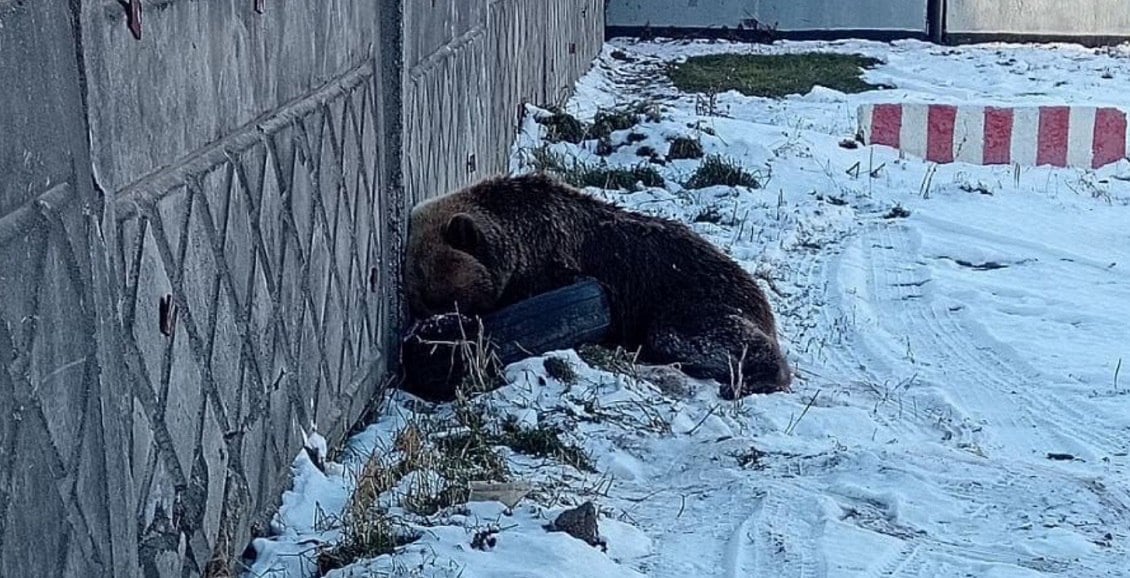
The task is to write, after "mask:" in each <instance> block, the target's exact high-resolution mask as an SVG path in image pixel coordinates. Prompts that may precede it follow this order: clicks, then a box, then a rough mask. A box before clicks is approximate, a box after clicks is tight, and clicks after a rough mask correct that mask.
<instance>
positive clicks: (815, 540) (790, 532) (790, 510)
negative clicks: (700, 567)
mask: <svg viewBox="0 0 1130 578" xmlns="http://www.w3.org/2000/svg"><path fill="white" fill-rule="evenodd" d="M823 518H824V514H823V512H822V511H820V509H819V504H818V503H816V501H815V500H814V499H813V497H812V496H808V495H805V494H802V493H799V492H796V491H793V490H791V489H790V488H789V487H788V486H787V485H781V486H774V487H773V488H772V489H770V490H768V491H767V492H766V494H765V496H764V497H763V498H762V499H761V502H760V504H759V505H758V507H757V508H756V510H754V512H753V514H752V515H751V516H749V517H748V518H746V519H745V520H743V521H742V522H741V523H740V524H739V525H738V527H737V528H736V529H735V530H734V532H733V534H732V535H731V536H730V540H729V542H728V543H727V545H726V555H725V558H724V564H725V575H726V576H728V577H731V578H743V577H746V576H779V577H782V578H824V577H825V576H827V570H826V568H825V563H824V556H823V550H822V549H821V548H820V537H821V535H822V534H823V523H824V521H823Z"/></svg>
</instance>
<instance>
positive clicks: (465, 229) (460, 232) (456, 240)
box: [443, 213, 486, 256]
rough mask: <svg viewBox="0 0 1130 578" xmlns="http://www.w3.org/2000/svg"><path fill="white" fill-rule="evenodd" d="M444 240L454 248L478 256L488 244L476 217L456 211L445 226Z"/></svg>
mask: <svg viewBox="0 0 1130 578" xmlns="http://www.w3.org/2000/svg"><path fill="white" fill-rule="evenodd" d="M443 240H444V241H446V242H447V244H448V245H451V247H452V248H454V249H458V250H460V251H463V252H464V253H469V254H471V255H475V256H478V255H479V252H480V251H481V250H482V248H483V246H484V245H485V244H486V237H485V236H484V235H483V231H482V229H481V228H479V224H478V223H477V222H476V221H475V219H474V217H472V216H471V215H468V214H467V213H456V214H455V215H453V216H452V217H451V220H450V221H448V222H447V226H445V227H444V228H443Z"/></svg>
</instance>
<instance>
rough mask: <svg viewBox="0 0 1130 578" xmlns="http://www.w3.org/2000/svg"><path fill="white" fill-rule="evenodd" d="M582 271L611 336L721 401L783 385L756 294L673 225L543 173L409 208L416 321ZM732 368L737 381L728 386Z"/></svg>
mask: <svg viewBox="0 0 1130 578" xmlns="http://www.w3.org/2000/svg"><path fill="white" fill-rule="evenodd" d="M580 276H588V277H592V278H595V279H596V280H598V281H599V282H600V283H601V284H602V285H603V286H604V288H605V289H606V291H607V293H608V297H609V304H610V306H611V311H612V330H611V331H610V332H609V338H608V341H609V342H610V344H616V345H620V346H623V347H625V348H627V349H630V350H635V349H636V348H637V347H638V348H639V349H640V356H641V360H643V361H647V362H653V363H679V364H681V367H682V369H683V371H684V372H685V373H687V374H688V375H691V376H694V377H701V378H713V379H715V380H717V381H719V382H720V383H722V384H723V387H722V395H723V397H726V398H728V399H732V398H735V397H738V396H743V395H748V394H751V393H767V392H773V391H782V390H786V389H788V387H789V383H790V381H791V371H790V369H789V365H788V363H787V361H786V359H785V356H784V355H783V354H782V352H781V349H780V346H779V344H778V342H777V329H776V323H775V322H774V319H773V313H772V311H771V309H770V306H769V302H768V301H767V300H766V298H765V295H764V294H763V293H762V291H761V289H760V288H759V287H758V286H757V283H756V281H754V279H753V278H752V277H751V276H750V275H749V274H748V273H747V272H746V271H745V270H744V269H742V268H741V267H740V266H739V265H738V264H737V263H735V262H734V261H733V260H731V259H730V258H729V257H727V256H726V255H725V254H723V253H722V252H721V251H719V250H718V249H717V248H715V247H714V246H713V245H711V244H710V243H709V242H708V241H706V240H705V239H703V238H701V237H699V236H698V235H696V234H695V233H694V232H693V231H691V230H690V228H688V227H687V226H686V225H684V224H682V223H679V222H676V221H671V220H667V219H662V218H658V217H652V216H647V215H642V214H638V213H634V212H629V211H626V210H623V209H620V208H618V207H616V206H614V205H612V204H610V203H606V202H603V201H601V200H598V199H596V198H594V197H591V196H589V195H587V194H585V193H583V192H581V191H578V190H576V189H574V188H571V187H569V186H567V185H565V184H562V183H559V182H557V181H555V180H553V179H551V178H549V177H547V176H544V175H526V176H518V177H496V178H491V179H487V180H485V181H482V182H480V183H478V184H476V185H473V186H471V187H468V188H465V189H463V190H460V191H457V192H454V193H451V194H449V195H445V196H442V197H439V198H436V199H433V200H429V201H426V202H424V203H421V204H420V205H418V206H417V207H416V208H414V209H413V211H412V216H411V221H410V224H409V239H408V255H407V263H406V269H405V280H406V285H407V292H408V299H409V305H410V308H411V311H412V313H413V315H414V316H415V317H417V318H421V317H425V316H428V315H432V314H437V313H445V312H450V311H454V310H455V309H456V307H458V310H459V311H460V312H461V313H464V314H469V315H476V314H485V313H489V312H492V311H495V310H497V309H499V308H502V307H505V306H507V305H510V304H513V303H515V302H517V301H520V300H523V299H526V298H528V297H531V296H533V295H537V294H540V293H544V292H546V291H549V290H552V289H556V288H558V287H563V286H565V285H568V284H570V283H572V282H573V281H574V280H575V279H576V278H577V277H580ZM739 360H740V361H741V363H740V364H739V363H738V361H739ZM738 375H740V377H741V379H740V389H737V388H736V387H732V386H731V384H735V385H737V382H738V381H739V380H736V379H735V377H736V376H738Z"/></svg>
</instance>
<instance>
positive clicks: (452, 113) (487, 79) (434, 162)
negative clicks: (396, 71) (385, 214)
mask: <svg viewBox="0 0 1130 578" xmlns="http://www.w3.org/2000/svg"><path fill="white" fill-rule="evenodd" d="M603 16H604V13H603V2H602V1H601V0H545V1H543V2H528V1H524V0H464V1H460V2H439V3H437V6H436V7H435V8H434V9H433V8H431V7H430V5H429V3H427V2H409V3H407V4H406V5H405V12H404V29H405V30H411V31H412V32H411V34H405V44H404V58H405V63H404V66H405V76H404V147H405V156H404V162H405V164H404V171H405V173H404V175H405V176H404V179H405V180H404V185H405V190H406V194H407V196H408V198H409V200H410V201H411V202H416V201H419V200H420V199H423V198H426V197H428V196H432V195H435V194H439V193H442V192H444V191H449V190H452V189H455V188H458V187H460V186H462V185H465V184H468V183H470V182H472V181H475V180H477V179H480V178H483V177H485V176H489V175H491V174H494V173H498V172H504V171H505V170H506V168H507V154H508V152H509V151H508V150H507V149H506V147H502V146H499V143H509V142H512V139H513V136H514V135H515V134H516V132H517V128H518V113H519V105H520V104H521V103H523V102H531V103H535V104H546V103H553V102H560V101H562V100H563V99H564V98H565V97H566V96H567V95H568V90H569V89H570V88H571V87H572V85H573V83H574V82H575V81H576V79H577V78H579V77H580V75H581V74H583V73H584V72H585V71H586V70H588V67H589V64H590V63H591V62H592V59H593V57H594V56H596V54H597V53H598V52H599V50H600V47H601V46H602V44H603V33H604V28H603ZM472 155H473V157H474V158H472Z"/></svg>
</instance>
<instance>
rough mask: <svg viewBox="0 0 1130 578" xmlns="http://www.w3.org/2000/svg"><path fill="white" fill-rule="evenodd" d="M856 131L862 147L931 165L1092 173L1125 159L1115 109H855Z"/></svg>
mask: <svg viewBox="0 0 1130 578" xmlns="http://www.w3.org/2000/svg"><path fill="white" fill-rule="evenodd" d="M859 128H860V130H861V131H862V134H863V142H864V143H866V144H876V145H886V146H889V147H894V148H896V149H899V150H901V151H904V152H906V153H907V154H911V155H914V156H917V157H921V158H924V159H926V160H928V161H932V162H936V163H952V162H954V161H957V162H965V163H971V164H977V165H999V164H1014V163H1016V164H1020V165H1022V166H1038V165H1052V166H1056V167H1085V168H1099V167H1101V166H1104V165H1107V164H1110V163H1113V162H1117V161H1119V160H1121V159H1123V158H1127V153H1128V152H1130V133H1128V132H1127V130H1126V113H1125V112H1123V111H1121V110H1118V109H1116V108H1096V107H1087V106H1033V107H1008V108H998V107H988V106H952V105H945V104H870V105H863V106H861V107H860V108H859Z"/></svg>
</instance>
